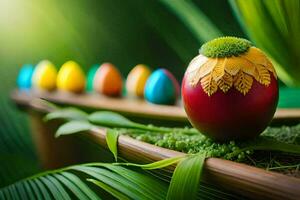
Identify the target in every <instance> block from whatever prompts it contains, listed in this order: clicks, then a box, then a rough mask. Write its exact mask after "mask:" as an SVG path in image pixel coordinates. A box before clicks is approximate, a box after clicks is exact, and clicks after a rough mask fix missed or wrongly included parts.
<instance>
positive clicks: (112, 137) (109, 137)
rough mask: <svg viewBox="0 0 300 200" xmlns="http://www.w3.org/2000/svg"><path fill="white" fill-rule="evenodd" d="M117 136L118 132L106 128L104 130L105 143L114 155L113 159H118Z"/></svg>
mask: <svg viewBox="0 0 300 200" xmlns="http://www.w3.org/2000/svg"><path fill="white" fill-rule="evenodd" d="M118 137H119V134H118V132H117V131H115V130H113V129H107V131H106V143H107V146H108V148H109V150H110V151H111V152H112V154H113V155H114V158H115V161H116V162H117V159H118Z"/></svg>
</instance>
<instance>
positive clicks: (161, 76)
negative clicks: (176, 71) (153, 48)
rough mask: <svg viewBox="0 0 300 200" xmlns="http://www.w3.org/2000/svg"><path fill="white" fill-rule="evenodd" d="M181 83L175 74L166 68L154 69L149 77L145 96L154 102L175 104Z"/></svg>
mask: <svg viewBox="0 0 300 200" xmlns="http://www.w3.org/2000/svg"><path fill="white" fill-rule="evenodd" d="M179 91H180V90H179V84H178V82H177V80H176V79H175V77H174V76H173V74H171V73H170V72H169V71H168V70H166V69H158V70H156V71H154V72H153V73H152V74H151V75H150V77H149V78H148V80H147V82H146V85H145V89H144V97H145V99H146V100H147V101H148V102H151V103H154V104H167V105H168V104H169V105H171V104H174V103H175V102H176V100H177V98H178V96H179Z"/></svg>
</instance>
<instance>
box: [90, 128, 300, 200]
mask: <svg viewBox="0 0 300 200" xmlns="http://www.w3.org/2000/svg"><path fill="white" fill-rule="evenodd" d="M90 133H91V134H90V135H88V137H90V138H91V139H92V140H93V141H95V142H96V143H98V144H99V145H101V146H103V147H105V148H107V145H106V141H105V134H106V133H105V129H101V128H94V129H93V130H92V131H91V132H90ZM118 151H119V154H120V156H121V157H123V158H126V159H127V160H129V161H134V162H138V163H150V162H154V161H158V160H162V159H165V158H170V157H176V156H181V155H184V153H181V152H177V151H173V150H169V149H165V148H161V147H157V146H154V145H151V144H148V143H144V142H141V141H138V140H135V139H132V138H130V137H128V136H120V137H119V140H118ZM174 168H175V166H174V165H172V166H169V167H168V170H170V171H172V170H174ZM204 177H205V180H206V181H207V182H209V183H211V184H216V185H218V186H221V187H223V188H225V189H227V190H228V191H232V192H234V193H238V194H240V195H244V196H247V197H250V198H251V199H252V198H253V199H299V198H300V179H298V178H294V177H288V176H286V175H282V174H279V173H275V172H269V171H266V170H263V169H259V168H255V167H252V166H248V165H245V164H240V163H236V162H232V161H228V160H223V159H219V158H208V159H206V161H205V167H204Z"/></svg>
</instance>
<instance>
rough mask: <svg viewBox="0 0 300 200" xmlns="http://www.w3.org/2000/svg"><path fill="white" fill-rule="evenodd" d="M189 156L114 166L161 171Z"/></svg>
mask: <svg viewBox="0 0 300 200" xmlns="http://www.w3.org/2000/svg"><path fill="white" fill-rule="evenodd" d="M187 156H188V155H183V156H178V157H172V158H167V159H164V160H160V161H156V162H153V163H149V164H135V163H114V165H124V166H134V167H141V168H142V169H146V170H153V169H161V168H164V167H167V166H169V165H173V164H175V163H178V162H179V161H181V160H182V159H184V158H185V157H187Z"/></svg>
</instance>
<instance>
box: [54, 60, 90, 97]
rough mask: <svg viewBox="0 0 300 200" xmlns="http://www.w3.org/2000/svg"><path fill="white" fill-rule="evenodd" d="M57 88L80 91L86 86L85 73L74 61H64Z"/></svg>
mask: <svg viewBox="0 0 300 200" xmlns="http://www.w3.org/2000/svg"><path fill="white" fill-rule="evenodd" d="M57 88H58V89H59V90H62V91H67V92H75V93H80V92H83V91H84V88H85V75H84V73H83V71H82V69H81V67H80V66H79V65H78V64H77V63H76V62H74V61H68V62H66V63H64V64H63V65H62V66H61V68H60V70H59V72H58V75H57Z"/></svg>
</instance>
